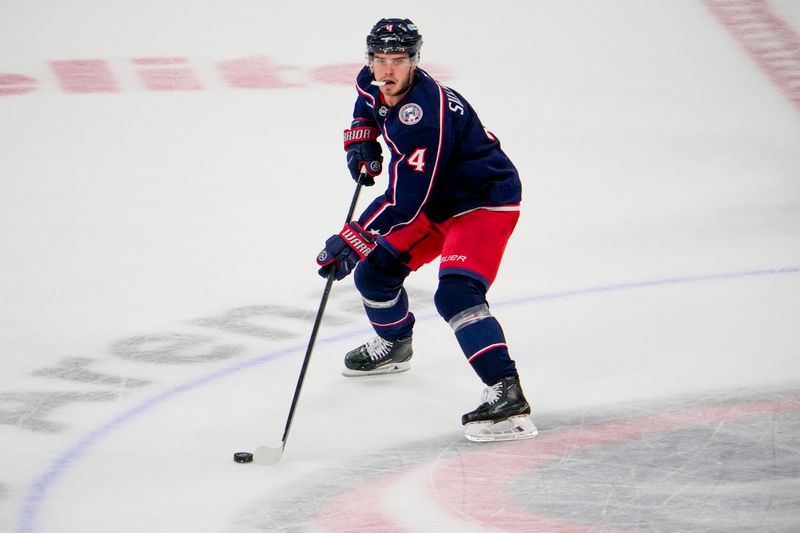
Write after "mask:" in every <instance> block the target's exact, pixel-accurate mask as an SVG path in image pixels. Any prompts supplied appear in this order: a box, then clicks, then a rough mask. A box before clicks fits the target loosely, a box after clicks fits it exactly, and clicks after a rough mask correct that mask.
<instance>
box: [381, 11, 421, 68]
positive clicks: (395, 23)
mask: <svg viewBox="0 0 800 533" xmlns="http://www.w3.org/2000/svg"><path fill="white" fill-rule="evenodd" d="M421 47H422V35H420V34H419V31H418V30H417V26H416V25H415V24H414V23H413V22H411V21H410V20H408V19H381V20H379V21H378V22H377V23H376V24H375V26H373V27H372V30H371V31H370V32H369V35H367V58H371V57H372V54H375V53H379V54H408V55H409V57H411V58H412V59H419V49H420V48H421Z"/></svg>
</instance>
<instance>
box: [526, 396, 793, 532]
mask: <svg viewBox="0 0 800 533" xmlns="http://www.w3.org/2000/svg"><path fill="white" fill-rule="evenodd" d="M781 397H782V396H781V395H777V396H775V395H766V396H759V397H752V398H750V400H751V401H764V400H770V399H780V398H781ZM798 397H800V388H796V389H795V390H793V391H792V392H791V395H790V396H789V398H794V399H795V401H796V399H797V398H798ZM739 400H741V398H740V399H739ZM714 403H716V402H714ZM697 406H698V405H697V404H694V405H692V404H691V403H687V404H686V405H685V406H684V407H685V408H692V407H697ZM673 408H674V406H671V407H669V409H670V410H671V409H673ZM653 409H654V413H658V412H660V410H659V409H658V408H657V407H655V406H654V407H653ZM597 422H598V420H593V421H592V423H597ZM798 435H800V412H799V411H797V410H794V411H789V412H780V413H774V414H771V415H761V416H757V417H754V418H747V417H745V418H742V419H731V420H726V421H723V422H713V423H710V424H708V425H703V426H700V427H692V428H687V429H681V430H676V431H669V432H663V433H662V432H655V433H643V434H642V435H641V436H640V437H638V438H633V439H626V440H622V441H620V442H618V443H613V444H608V445H604V446H599V447H589V448H586V449H581V450H577V451H575V452H570V453H568V454H565V456H563V457H562V458H560V460H559V461H557V462H552V463H548V464H546V465H543V466H542V467H540V468H538V469H537V470H535V471H533V472H530V474H529V475H526V476H522V477H520V478H519V482H518V483H517V484H515V485H514V486H513V501H514V503H515V504H516V505H519V506H521V507H524V508H525V509H527V510H529V511H530V512H531V513H535V514H539V515H546V516H549V517H555V518H558V519H562V520H565V521H567V520H568V521H570V522H577V523H579V524H585V525H591V527H600V528H607V529H610V530H626V531H634V530H635V531H682V532H687V533H695V532H696V533H700V532H711V531H719V532H738V531H741V532H750V531H772V532H787V533H788V532H795V531H800V447H798V445H797V436H798Z"/></svg>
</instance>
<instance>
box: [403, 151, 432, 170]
mask: <svg viewBox="0 0 800 533" xmlns="http://www.w3.org/2000/svg"><path fill="white" fill-rule="evenodd" d="M425 150H427V148H417V149H416V150H414V153H413V154H411V157H409V158H408V161H407V163H408V164H409V165H411V166H412V167H413V168H414V170H416V171H417V172H425Z"/></svg>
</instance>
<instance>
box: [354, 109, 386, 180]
mask: <svg viewBox="0 0 800 533" xmlns="http://www.w3.org/2000/svg"><path fill="white" fill-rule="evenodd" d="M377 139H378V128H376V127H374V126H371V125H370V123H369V122H366V121H364V120H354V121H353V124H352V125H351V126H350V129H349V130H344V149H345V150H346V151H347V167H348V168H349V169H350V174H351V175H352V176H353V179H354V180H356V181H358V179H359V178H361V183H363V184H364V185H366V186H367V187H369V186H370V185H375V176H377V175H378V174H380V173H381V169H382V168H383V151H382V150H381V145H380V143H379V142H378V141H377ZM362 167H363V168H364V169H365V170H366V174H365V175H364V176H363V177H362V176H361V169H362Z"/></svg>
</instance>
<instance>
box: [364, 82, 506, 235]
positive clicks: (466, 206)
mask: <svg viewBox="0 0 800 533" xmlns="http://www.w3.org/2000/svg"><path fill="white" fill-rule="evenodd" d="M372 80H373V77H372V73H371V72H370V70H369V68H367V67H364V68H363V69H362V70H361V72H360V73H359V74H358V78H357V80H356V89H357V91H358V97H357V99H356V103H355V108H354V110H353V119H354V120H366V121H368V122H371V123H372V124H374V125H375V126H376V127H377V128H378V130H379V131H380V132H381V135H382V136H383V138H384V141H385V142H386V146H387V147H388V148H389V150H390V152H391V158H390V160H389V163H388V165H387V170H388V175H389V181H388V185H387V188H386V191H385V192H384V193H383V194H382V195H380V196H378V197H377V198H376V199H375V200H374V201H373V202H372V203H371V204H370V205H369V206H368V207H367V209H366V210H365V211H364V212H363V213H362V215H361V216H360V217H359V222H360V223H361V225H362V226H363V227H364V228H365V229H367V230H370V231H372V232H373V233H375V234H379V235H388V234H389V233H391V232H392V231H395V230H397V229H399V228H401V227H403V226H405V225H407V224H409V223H411V222H412V221H413V220H415V219H416V218H417V217H418V216H419V215H420V213H424V214H425V215H426V216H427V217H428V218H429V219H431V220H432V221H434V222H442V221H444V220H446V219H448V218H450V217H454V216H457V215H459V214H463V213H466V212H468V211H472V210H475V209H479V208H486V209H492V210H519V205H520V201H521V199H522V187H521V184H520V180H519V175H518V173H517V169H516V168H515V167H514V165H513V163H512V162H511V160H510V159H509V158H508V157H507V156H506V154H505V153H504V152H503V151H502V149H501V148H500V142H499V141H498V140H497V138H496V137H495V136H494V134H492V133H490V132H489V131H488V130H486V129H485V128H484V127H483V124H482V123H481V121H480V119H479V118H478V115H477V114H476V113H475V110H474V109H473V108H472V106H470V104H469V103H468V102H467V101H466V100H465V99H464V97H463V96H461V95H460V94H459V93H457V92H456V91H454V90H453V89H451V88H449V87H446V86H444V85H442V84H440V83H438V82H437V81H436V80H434V79H433V78H432V77H431V76H430V75H429V74H428V73H427V72H425V71H424V70H422V69H420V68H417V69H416V74H415V78H414V82H413V84H412V86H411V89H410V90H409V92H408V93H407V94H406V95H405V97H403V99H402V100H401V101H400V102H399V103H398V104H397V105H394V106H392V107H389V106H387V105H386V103H385V102H384V100H383V96H382V94H381V92H380V89H379V88H378V87H376V86H374V85H372V84H371V82H372Z"/></svg>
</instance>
